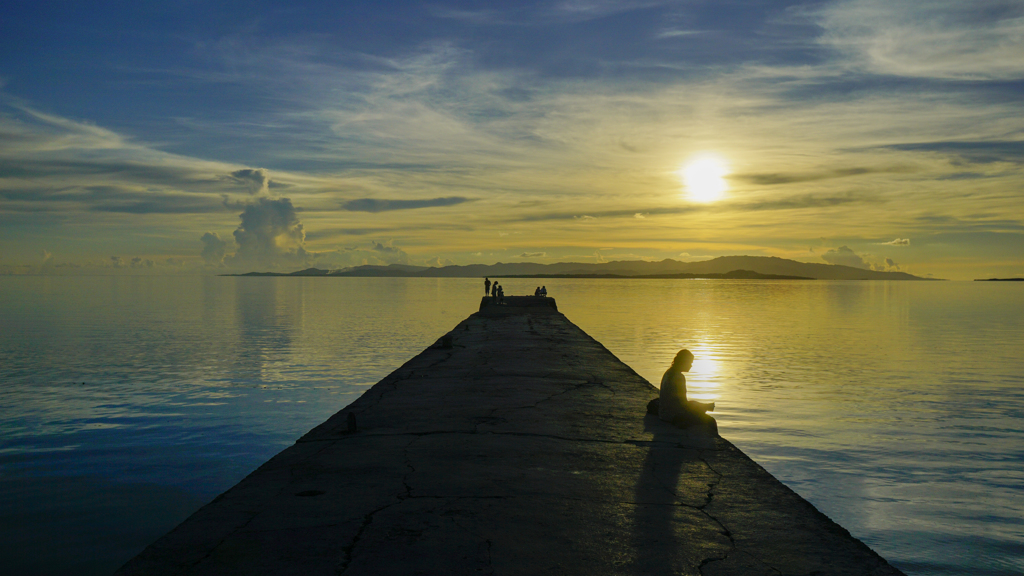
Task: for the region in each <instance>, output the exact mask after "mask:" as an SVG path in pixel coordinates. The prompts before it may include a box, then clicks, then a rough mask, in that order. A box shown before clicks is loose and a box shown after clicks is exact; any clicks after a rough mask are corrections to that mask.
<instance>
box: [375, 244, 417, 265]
mask: <svg viewBox="0 0 1024 576" xmlns="http://www.w3.org/2000/svg"><path fill="white" fill-rule="evenodd" d="M370 250H373V251H374V252H376V253H377V254H378V257H380V258H381V259H382V260H384V262H387V263H388V264H408V263H409V255H408V254H407V253H406V252H405V250H402V249H401V248H399V247H397V246H395V245H394V243H393V241H392V240H388V241H387V242H384V243H381V242H375V241H373V240H371V241H370Z"/></svg>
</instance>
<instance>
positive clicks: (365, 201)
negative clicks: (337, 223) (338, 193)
mask: <svg viewBox="0 0 1024 576" xmlns="http://www.w3.org/2000/svg"><path fill="white" fill-rule="evenodd" d="M472 201H473V199H472V198H465V197H463V196H446V197H444V198H427V199H424V200H383V199H378V198H358V199H356V200H349V201H348V202H345V203H344V204H342V205H341V208H342V210H348V211H349V212H389V211H391V210H413V209H416V208H433V207H436V206H455V205H456V204H462V203H463V202H472Z"/></svg>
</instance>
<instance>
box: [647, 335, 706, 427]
mask: <svg viewBox="0 0 1024 576" xmlns="http://www.w3.org/2000/svg"><path fill="white" fill-rule="evenodd" d="M692 367H693V354H692V353H691V352H690V351H689V350H680V351H679V352H678V353H677V354H676V357H675V360H673V361H672V365H671V366H669V367H668V370H666V371H665V375H664V376H662V377H661V394H660V395H659V397H658V417H659V418H661V419H662V420H664V421H666V422H671V423H673V424H675V425H676V426H678V427H680V428H689V427H690V426H693V425H695V424H703V425H704V426H706V427H707V428H708V429H709V431H710V432H711V433H712V434H714V435H716V436H717V435H718V423H717V422H715V419H714V418H712V417H710V416H708V415H707V414H705V412H708V411H714V409H715V403H714V402H712V403H710V404H705V403H703V402H695V401H693V400H687V399H686V376H683V372H689V371H690V368H692Z"/></svg>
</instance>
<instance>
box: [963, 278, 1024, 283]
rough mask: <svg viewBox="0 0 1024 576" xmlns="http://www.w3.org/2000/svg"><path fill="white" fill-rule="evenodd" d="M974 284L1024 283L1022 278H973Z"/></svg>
mask: <svg viewBox="0 0 1024 576" xmlns="http://www.w3.org/2000/svg"><path fill="white" fill-rule="evenodd" d="M974 281H975V282H1024V278H975V280H974Z"/></svg>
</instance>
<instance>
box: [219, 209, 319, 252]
mask: <svg viewBox="0 0 1024 576" xmlns="http://www.w3.org/2000/svg"><path fill="white" fill-rule="evenodd" d="M239 219H240V220H241V223H240V224H239V226H238V228H237V229H236V230H235V231H234V237H235V243H236V244H237V245H238V250H237V251H236V252H235V254H234V256H231V257H228V258H225V262H227V263H228V264H231V265H234V266H246V265H248V266H251V265H254V264H259V265H263V266H269V267H278V266H299V265H305V264H308V263H309V261H310V260H311V259H312V257H313V255H312V254H311V253H309V252H307V251H306V248H305V242H306V233H305V230H304V229H303V226H302V222H300V221H299V218H298V216H297V215H296V213H295V207H294V206H292V201H291V200H290V199H288V198H281V199H277V200H275V199H272V198H266V197H263V198H258V199H257V200H256V201H255V202H253V203H252V204H249V205H247V206H246V207H245V209H244V210H243V211H242V213H241V214H240V215H239ZM204 250H205V249H204Z"/></svg>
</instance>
